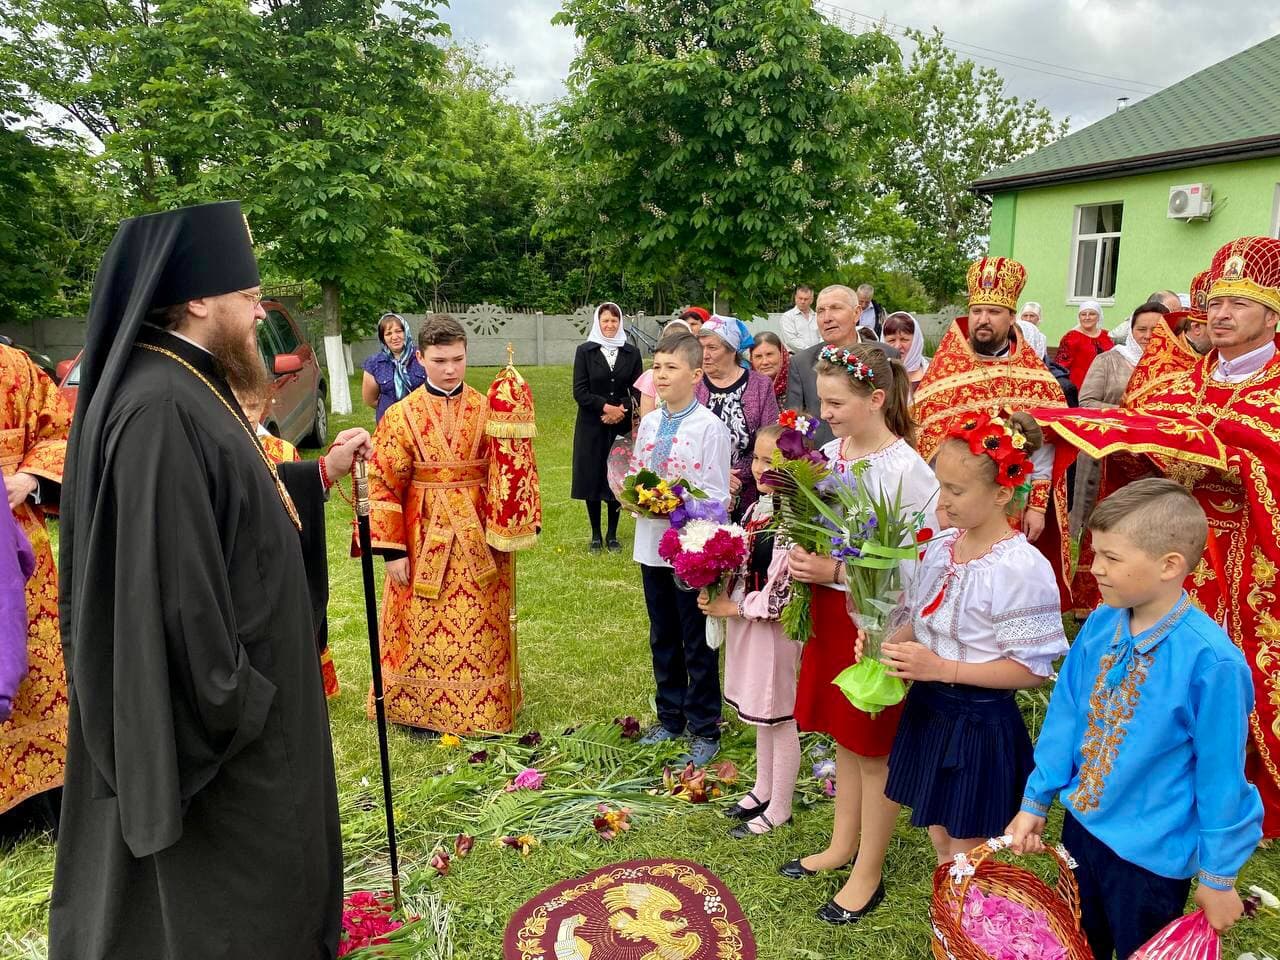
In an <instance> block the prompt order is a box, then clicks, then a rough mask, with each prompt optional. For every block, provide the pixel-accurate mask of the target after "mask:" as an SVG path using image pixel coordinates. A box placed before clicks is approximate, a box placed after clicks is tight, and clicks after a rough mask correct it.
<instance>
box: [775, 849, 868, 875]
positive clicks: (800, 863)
mask: <svg viewBox="0 0 1280 960" xmlns="http://www.w3.org/2000/svg"><path fill="white" fill-rule="evenodd" d="M857 859H858V855H857V854H856V853H855V854H854V855H853V860H850V861H849V863H846V864H845V865H844V866H845V867H847V866H849V865H850V864H852V863H853V862H854V861H856V860H857ZM837 869H839V870H843V869H844V867H838V868H837ZM778 872H779V873H780V874H782V875H783V876H784V877H786V878H787V879H788V880H804V879H805V878H806V877H816V876H817V875H818V874H820V873H822V872H823V871H821V870H810V869H809V868H808V867H806V866H805V865H804V858H803V857H800V858H797V859H795V860H788V861H787V862H786V863H784V864H783V865H782V866H780V867H779V868H778Z"/></svg>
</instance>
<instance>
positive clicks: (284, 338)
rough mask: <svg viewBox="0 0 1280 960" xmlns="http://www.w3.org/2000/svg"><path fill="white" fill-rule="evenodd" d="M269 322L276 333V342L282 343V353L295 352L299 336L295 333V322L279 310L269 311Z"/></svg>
mask: <svg viewBox="0 0 1280 960" xmlns="http://www.w3.org/2000/svg"><path fill="white" fill-rule="evenodd" d="M267 323H269V324H270V325H271V329H272V331H273V332H274V333H275V337H276V342H277V343H278V344H280V352H281V353H293V352H294V351H295V350H297V349H298V338H297V336H295V335H294V332H293V324H291V323H290V322H289V318H288V317H286V316H285V315H284V314H283V313H281V312H280V311H279V310H268V311H267Z"/></svg>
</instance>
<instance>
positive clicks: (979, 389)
mask: <svg viewBox="0 0 1280 960" xmlns="http://www.w3.org/2000/svg"><path fill="white" fill-rule="evenodd" d="M1026 281H1027V271H1026V268H1025V267H1023V265H1022V264H1020V263H1018V261H1016V260H1011V259H1009V258H1008V257H983V258H982V259H981V260H978V261H977V262H975V263H973V264H971V265H970V266H969V272H968V285H969V315H968V316H967V317H959V318H957V319H956V320H955V322H953V323H952V324H951V327H950V329H949V330H947V333H946V335H945V336H944V337H943V338H942V343H940V344H939V345H938V352H937V353H936V354H935V355H934V357H933V359H932V360H930V361H929V369H928V370H926V371H925V374H924V379H922V380H921V381H920V382H919V383H918V384H917V385H916V390H915V395H914V398H913V401H912V407H911V412H912V415H913V416H914V418H915V421H916V423H917V424H919V427H920V440H919V444H918V449H919V453H920V456H922V457H924V459H925V460H926V461H928V462H932V461H933V458H934V457H935V456H937V454H938V448H939V447H940V446H941V445H942V441H943V440H944V439H945V438H946V436H947V433H948V432H949V431H950V430H951V429H952V427H953V426H954V425H956V424H957V423H959V422H960V421H961V420H963V419H964V418H965V417H968V416H970V415H972V414H975V413H994V412H1000V413H1005V412H1008V413H1017V412H1019V411H1028V410H1031V409H1033V408H1036V407H1065V406H1066V405H1067V399H1066V397H1065V396H1064V395H1063V393H1062V387H1060V386H1059V385H1058V381H1057V380H1055V379H1054V377H1053V374H1052V373H1050V372H1049V369H1048V367H1046V366H1045V365H1044V363H1043V362H1042V361H1041V360H1040V357H1039V356H1038V355H1037V354H1036V352H1035V351H1034V350H1033V349H1032V348H1031V347H1029V346H1028V345H1027V344H1026V342H1025V341H1024V340H1022V339H1020V338H1019V336H1018V333H1017V331H1018V327H1017V324H1016V322H1015V321H1016V320H1017V309H1018V297H1019V295H1020V294H1021V293H1022V288H1023V286H1024V285H1025V284H1026ZM1058 448H1059V449H1062V455H1061V456H1059V457H1055V453H1057V450H1055V447H1054V445H1053V444H1048V443H1047V444H1045V445H1044V446H1043V447H1041V448H1040V449H1039V450H1037V451H1036V452H1035V454H1034V455H1033V456H1032V458H1031V462H1032V464H1033V465H1034V467H1035V473H1034V474H1033V475H1032V484H1031V493H1030V495H1029V497H1028V499H1027V503H1026V506H1025V508H1024V509H1023V511H1022V514H1021V517H1020V518H1019V521H1018V522H1019V524H1020V525H1021V527H1022V530H1023V532H1025V533H1026V535H1027V539H1028V540H1030V541H1031V542H1032V543H1034V544H1035V545H1036V546H1037V547H1038V548H1039V549H1040V552H1041V553H1043V554H1044V555H1045V556H1046V557H1048V559H1049V562H1050V563H1052V564H1053V567H1054V570H1055V571H1056V572H1057V574H1058V592H1059V595H1060V597H1061V600H1062V609H1063V610H1067V609H1069V605H1070V602H1071V589H1070V584H1069V581H1068V579H1067V578H1068V577H1069V572H1070V569H1071V552H1070V551H1071V542H1070V538H1069V537H1068V533H1067V485H1066V468H1067V466H1068V464H1069V463H1070V462H1072V461H1074V459H1075V451H1074V450H1072V449H1070V448H1065V449H1063V448H1062V445H1061V444H1059V445H1058Z"/></svg>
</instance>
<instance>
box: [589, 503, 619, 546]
mask: <svg viewBox="0 0 1280 960" xmlns="http://www.w3.org/2000/svg"><path fill="white" fill-rule="evenodd" d="M606 502H607V503H608V505H609V539H610V540H617V539H618V514H620V513H621V512H622V507H621V506H620V505H619V504H618V503H617V502H616V501H613V500H609V501H606ZM587 517H588V519H590V520H591V536H592V537H593V538H594V539H596V540H599V539H601V537H600V501H599V500H588V501H587Z"/></svg>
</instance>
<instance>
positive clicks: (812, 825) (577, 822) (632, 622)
mask: <svg viewBox="0 0 1280 960" xmlns="http://www.w3.org/2000/svg"><path fill="white" fill-rule="evenodd" d="M495 372H496V371H495V370H494V369H492V368H490V369H477V370H472V371H471V372H470V373H469V375H468V380H469V381H470V382H471V383H472V384H473V385H474V386H476V387H477V388H478V389H480V390H485V389H487V387H488V384H489V382H490V381H491V379H492V377H493V375H494V373H495ZM523 373H524V374H525V376H526V377H527V378H528V379H529V382H530V383H531V385H532V386H533V390H534V396H535V398H536V401H537V408H538V431H539V436H538V440H537V442H536V443H537V454H538V465H539V469H540V473H541V478H542V494H543V507H544V532H543V537H542V541H541V543H540V544H539V546H538V547H537V548H535V549H534V550H531V551H526V552H523V553H521V554H520V555H519V561H518V588H517V589H518V598H519V614H520V621H519V641H520V666H521V670H522V673H523V679H524V690H525V709H524V711H523V712H522V713H521V715H520V718H519V729H518V730H517V731H516V733H515V734H513V735H511V736H504V737H500V738H493V739H491V740H489V741H483V740H480V739H479V738H465V739H464V740H463V741H462V742H461V743H459V744H457V745H453V746H450V745H443V744H442V743H441V741H440V740H432V741H427V740H423V739H420V738H417V737H412V736H409V735H408V734H406V733H404V732H403V731H400V730H397V729H395V728H393V731H392V736H391V757H392V767H393V771H394V778H395V796H396V801H395V806H396V814H397V824H398V828H399V832H400V841H401V856H402V877H403V879H404V882H405V889H406V893H407V895H408V897H409V899H410V903H411V904H413V905H416V906H417V909H418V911H419V912H420V913H422V914H424V915H426V916H427V917H428V919H429V920H430V923H431V930H432V933H431V935H430V936H424V937H423V940H422V946H421V947H420V949H419V950H418V953H417V955H418V956H419V957H421V958H422V960H442V958H445V957H449V956H452V957H455V958H459V960H495V958H498V957H500V956H501V955H502V933H503V928H504V927H505V925H506V922H507V920H508V918H509V917H510V916H511V915H512V914H513V913H514V912H515V911H516V909H517V908H518V907H519V906H520V905H521V904H523V903H524V902H525V901H526V900H528V899H529V898H530V897H532V896H534V895H535V894H537V893H538V892H539V891H541V890H542V889H544V888H546V887H548V886H551V885H552V884H554V883H557V882H559V881H561V880H564V879H566V878H568V877H571V876H575V875H578V874H582V873H586V872H588V871H590V870H593V869H595V868H597V867H601V866H605V865H607V864H609V863H612V862H615V861H619V860H630V859H641V858H672V859H689V860H695V861H697V862H699V863H703V864H705V865H706V866H707V867H708V868H710V869H711V870H712V871H713V872H714V873H716V874H717V875H719V876H720V877H721V878H722V879H723V880H724V882H725V884H726V885H727V886H728V887H729V889H730V890H732V891H733V893H734V895H735V896H736V897H737V898H738V900H739V901H740V902H741V904H742V907H743V910H744V911H745V912H746V915H747V917H748V919H749V920H750V921H751V925H752V927H753V929H754V931H755V936H756V939H757V941H758V943H759V946H760V956H761V957H762V958H767V960H817V958H830V957H876V958H877V960H918V958H920V957H924V956H927V955H928V951H929V941H930V931H929V918H928V903H929V896H930V883H931V874H932V870H933V865H934V858H933V851H932V848H931V846H930V844H929V840H928V838H927V836H926V835H925V833H924V831H922V830H915V829H912V828H911V827H910V826H909V824H908V822H907V817H906V814H905V813H904V814H903V815H902V817H901V818H900V820H899V825H898V829H897V831H896V833H895V834H894V837H893V841H892V845H891V847H890V850H889V858H888V868H887V875H886V886H887V888H888V894H889V896H888V899H887V900H886V901H885V902H884V904H883V905H882V906H880V907H879V908H878V909H877V910H876V911H875V912H874V913H872V914H871V915H870V916H868V917H867V919H866V920H864V921H863V922H861V923H859V924H857V925H854V926H852V927H843V928H833V927H830V926H828V925H826V924H824V923H822V922H820V921H819V920H817V919H816V918H815V917H814V911H815V910H817V908H818V907H819V906H821V905H822V904H823V903H824V902H825V901H826V900H827V899H828V898H829V897H830V896H831V895H832V894H833V893H834V892H835V891H836V890H837V889H838V887H839V884H840V883H841V882H843V877H844V874H843V873H841V874H840V875H839V876H838V877H837V876H831V877H819V878H815V879H812V880H808V881H793V880H786V879H784V878H782V877H781V876H779V875H778V874H777V872H776V868H777V866H778V865H779V864H781V863H782V862H784V861H786V860H789V859H791V858H792V857H797V856H802V855H804V854H808V853H813V852H816V851H818V850H820V849H822V848H823V847H824V846H825V845H826V841H827V838H828V836H829V833H830V829H831V804H830V802H829V800H828V799H827V798H826V797H825V795H824V793H823V790H822V787H821V782H820V781H819V780H816V779H815V778H814V777H813V775H812V773H813V771H812V769H811V768H812V765H813V764H814V763H817V762H820V760H821V757H820V756H819V754H820V752H821V749H822V747H821V743H820V741H817V740H816V739H813V738H806V741H805V742H806V748H807V751H808V752H807V754H806V758H805V760H804V767H803V768H802V770H801V771H800V773H801V787H802V795H801V798H800V799H801V802H800V803H799V804H798V805H797V810H796V817H795V821H794V825H793V826H789V827H784V828H782V829H780V830H778V831H776V832H775V833H772V834H768V835H765V836H761V837H753V838H750V839H747V840H741V841H735V840H731V839H729V837H728V836H727V835H726V831H727V829H728V828H729V826H730V825H731V821H729V820H726V819H725V818H724V817H723V816H722V810H723V808H724V806H725V805H726V804H727V803H728V802H730V800H732V799H735V798H736V797H737V796H738V795H739V794H740V793H741V792H742V791H744V790H746V789H747V787H748V786H749V785H750V783H751V781H752V780H753V779H754V764H753V761H752V739H753V732H752V729H751V728H750V727H745V726H743V725H741V724H738V723H737V722H733V723H731V724H730V726H729V727H728V729H727V730H726V735H725V741H724V745H725V746H724V751H723V753H722V757H721V758H718V759H728V760H730V761H732V762H733V763H734V765H735V766H736V767H737V768H738V769H739V771H740V779H739V781H738V783H737V784H734V785H726V786H724V787H723V794H724V795H723V797H721V798H718V799H712V800H711V801H710V802H708V803H705V804H692V803H689V802H686V801H682V800H679V799H673V798H672V797H671V796H670V791H669V790H668V789H666V788H665V787H664V786H663V783H662V770H663V765H664V761H666V760H668V759H670V758H671V755H672V754H673V753H678V752H679V750H678V749H677V750H675V751H672V750H668V751H665V752H664V751H663V750H662V748H661V747H645V748H642V747H639V746H637V745H635V744H634V742H632V741H631V740H628V739H626V738H625V737H624V736H623V732H622V728H621V727H620V726H619V725H617V724H615V723H614V720H615V718H621V717H623V716H624V715H627V714H632V715H635V716H637V717H639V719H640V720H641V722H642V723H647V722H648V721H649V720H651V719H652V707H651V700H652V695H653V677H652V673H651V668H650V658H649V644H648V622H647V620H646V618H645V609H644V599H643V595H642V592H641V588H640V576H639V572H638V571H637V569H636V566H635V564H634V563H633V562H632V561H631V560H630V541H631V536H630V535H631V521H630V520H629V519H626V518H625V517H624V519H623V525H624V526H623V529H622V540H623V544H624V552H623V553H622V554H608V553H604V554H599V555H592V554H590V553H589V552H588V551H587V544H588V541H589V539H590V530H589V527H588V525H587V518H586V511H585V510H584V509H583V506H582V504H581V503H579V502H577V501H574V500H570V499H569V479H570V466H569V464H570V455H571V452H572V446H573V421H574V415H575V407H574V404H573V401H572V397H571V395H570V394H571V391H570V379H571V371H570V370H569V369H568V368H567V367H543V368H537V367H530V368H528V369H525V370H524V371H523ZM358 387H359V384H358V382H355V381H353V394H354V395H356V396H358V395H359V393H358ZM357 424H358V425H363V426H368V427H372V425H373V418H372V415H371V413H370V412H368V411H365V410H361V411H359V412H358V413H357V414H356V415H353V416H351V417H334V418H333V419H332V429H333V430H335V431H336V430H340V429H343V428H344V427H347V426H353V425H357ZM327 516H328V527H329V530H328V534H329V563H330V580H331V597H330V605H329V630H330V642H331V645H332V649H333V654H334V658H335V660H336V662H337V667H338V675H339V679H340V681H341V684H342V695H341V696H340V697H339V698H338V699H337V700H336V701H333V702H331V703H330V714H331V723H332V730H333V746H334V754H335V757H336V760H337V771H338V792H339V797H340V803H341V811H342V833H343V844H344V854H345V857H346V864H347V885H348V889H349V890H354V889H378V888H384V889H385V888H386V887H387V880H386V877H387V867H386V861H385V855H384V843H383V815H382V809H381V797H382V793H381V787H380V784H379V781H378V776H379V773H378V749H377V739H376V735H375V731H374V725H373V724H372V723H371V722H369V721H368V720H367V719H366V718H365V697H366V694H367V691H368V684H369V663H368V656H369V647H368V634H367V628H366V625H365V621H364V601H363V595H362V587H361V580H360V569H359V565H358V562H357V561H354V560H351V559H350V557H349V544H350V536H351V509H350V507H349V506H348V505H347V504H346V503H345V502H343V501H342V500H341V499H340V498H339V497H333V498H332V499H331V500H330V502H329V505H328V513H327ZM380 566H381V564H380V563H379V567H380ZM379 579H381V571H380V570H379ZM1046 697H1047V691H1032V692H1029V693H1024V694H1022V695H1021V701H1022V704H1023V707H1024V713H1025V715H1026V716H1027V719H1028V722H1029V723H1030V724H1031V725H1032V727H1033V729H1034V727H1035V726H1037V725H1038V723H1039V720H1040V718H1041V717H1042V716H1043V714H1044V705H1045V703H1046V702H1047V701H1046ZM568 728H574V732H573V734H571V735H569V736H565V735H564V734H565V731H566V730H567V729H568ZM531 731H538V732H539V733H540V734H541V742H540V743H537V744H532V743H524V744H522V743H521V742H520V738H521V737H522V736H523V735H524V734H527V733H529V732H531ZM450 743H451V741H450ZM480 750H484V751H486V752H487V756H486V757H484V758H482V759H481V758H476V762H474V763H473V762H471V760H472V755H473V754H474V753H476V752H477V751H480ZM527 768H535V769H537V770H538V771H539V772H540V773H542V774H543V775H544V776H545V780H544V782H543V786H542V789H541V790H519V791H511V792H508V791H507V790H506V786H507V784H508V783H509V782H511V781H513V780H514V778H515V777H516V775H517V774H519V773H520V772H521V771H522V770H524V769H527ZM710 781H711V785H714V784H715V782H716V778H715V777H714V776H713V777H711V778H710ZM602 802H603V803H605V804H606V806H607V807H608V809H610V810H619V809H621V808H623V807H625V808H627V809H629V810H630V815H629V822H630V829H629V830H627V831H619V832H618V833H617V836H616V839H613V840H604V839H602V838H601V837H600V836H599V835H598V834H597V832H596V829H595V827H594V825H593V822H592V821H593V819H594V818H595V817H596V816H597V815H598V813H599V811H598V809H597V806H598V804H599V803H602ZM1060 819H1061V818H1060V813H1059V814H1055V816H1054V817H1053V818H1052V819H1051V822H1050V829H1049V836H1050V837H1056V836H1057V831H1058V829H1059V825H1060ZM1138 828H1139V829H1140V828H1141V825H1138ZM458 834H467V835H469V836H471V837H473V838H474V847H473V848H472V850H471V852H470V853H469V854H468V855H467V856H465V857H459V856H457V855H456V848H455V842H456V837H457V835H458ZM521 836H530V837H533V838H534V839H535V840H536V841H537V844H536V845H532V846H530V848H529V850H528V854H527V855H522V853H521V852H520V850H519V848H518V847H516V846H511V845H506V844H502V843H501V838H502V837H521ZM437 850H440V851H444V852H447V853H448V854H449V855H450V858H451V863H450V865H449V869H448V873H447V875H444V876H441V875H439V874H438V873H437V871H436V870H435V869H433V868H432V866H431V865H430V864H431V859H432V855H433V853H435V852H437ZM1047 866H1048V864H1047V863H1044V864H1040V865H1039V866H1038V868H1037V869H1039V870H1040V871H1041V872H1043V871H1044V870H1045V869H1046V868H1047ZM52 875H53V846H52V843H51V842H50V840H49V838H48V837H45V836H41V837H32V838H30V839H28V840H25V841H23V842H22V843H20V844H19V845H18V846H16V847H14V848H10V849H5V850H0V957H10V956H12V957H39V956H40V942H41V941H42V940H43V932H44V927H45V925H46V923H47V920H48V893H49V884H50V881H51V879H52ZM1251 884H1257V885H1259V886H1261V887H1264V888H1266V889H1269V890H1273V891H1278V892H1280V847H1272V848H1270V849H1267V850H1260V851H1259V852H1258V853H1257V854H1255V856H1254V857H1253V859H1252V860H1251V861H1250V863H1249V865H1248V866H1247V867H1246V868H1245V870H1244V873H1243V875H1242V877H1241V888H1242V889H1243V888H1246V887H1248V886H1249V885H1251ZM1246 951H1252V952H1253V953H1255V954H1257V955H1258V956H1261V955H1262V954H1263V953H1264V952H1265V953H1270V954H1272V955H1274V956H1280V919H1278V918H1277V917H1276V915H1275V914H1272V915H1271V916H1270V917H1267V918H1263V919H1260V920H1257V921H1254V922H1251V923H1241V924H1240V925H1239V926H1238V927H1237V928H1236V930H1235V931H1234V932H1233V933H1232V934H1231V935H1230V938H1229V940H1228V941H1227V947H1226V949H1225V950H1224V954H1223V955H1224V957H1232V958H1234V957H1237V956H1238V955H1239V954H1241V953H1244V952H1246Z"/></svg>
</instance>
